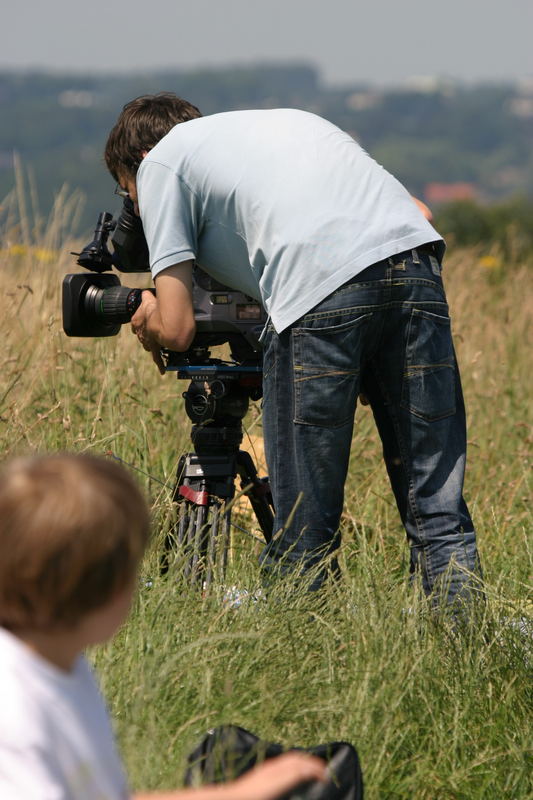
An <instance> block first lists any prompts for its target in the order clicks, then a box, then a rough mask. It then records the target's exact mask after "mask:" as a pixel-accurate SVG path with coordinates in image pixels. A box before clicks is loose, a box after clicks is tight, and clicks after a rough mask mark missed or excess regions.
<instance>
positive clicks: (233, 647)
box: [0, 203, 533, 800]
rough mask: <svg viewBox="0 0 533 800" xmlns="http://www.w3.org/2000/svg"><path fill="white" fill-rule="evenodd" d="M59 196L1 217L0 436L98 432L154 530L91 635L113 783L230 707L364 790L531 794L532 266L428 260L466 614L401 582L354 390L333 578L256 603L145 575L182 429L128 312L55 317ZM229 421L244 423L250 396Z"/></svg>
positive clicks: (64, 214)
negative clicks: (44, 208)
mask: <svg viewBox="0 0 533 800" xmlns="http://www.w3.org/2000/svg"><path fill="white" fill-rule="evenodd" d="M69 208H70V209H71V210H70V211H68V209H69ZM73 208H74V210H72V209H73ZM65 209H67V210H65ZM72 214H75V204H74V206H73V205H72V203H71V204H70V205H69V204H66V205H64V206H62V205H61V204H58V206H57V208H56V212H55V215H54V218H53V220H52V221H51V222H50V224H49V225H48V226H44V227H43V228H42V229H41V230H39V231H37V233H35V231H30V230H29V229H28V228H27V226H26V227H25V226H24V225H21V224H20V223H18V224H16V220H15V221H14V218H13V217H11V218H10V216H9V214H7V215H6V216H5V220H7V221H6V223H5V230H4V231H3V233H2V239H1V241H0V270H1V273H0V274H1V276H2V288H3V294H4V303H3V314H2V320H1V322H0V326H1V332H2V340H3V352H2V356H1V357H0V358H1V363H2V382H1V388H0V436H1V443H2V452H3V453H4V454H5V455H10V454H14V453H19V452H27V451H32V450H38V451H46V450H51V451H56V450H64V449H68V450H76V451H84V452H86V451H89V452H92V453H97V454H103V453H107V452H111V453H113V454H115V455H116V456H117V457H120V458H122V459H124V460H125V461H126V462H128V463H130V464H132V465H134V466H135V467H136V468H137V469H138V470H141V472H138V473H136V474H137V476H138V478H139V480H140V483H141V485H142V486H143V488H144V489H145V490H146V492H147V494H148V496H149V498H150V502H151V504H152V507H153V514H154V533H155V535H154V544H153V547H152V549H151V551H150V553H149V554H148V555H147V558H146V560H145V563H144V564H143V570H142V578H141V581H140V591H139V595H138V599H137V601H136V605H135V608H134V610H133V613H132V616H131V619H130V621H129V623H128V624H127V625H126V626H125V627H124V629H123V630H122V631H121V632H120V634H119V636H118V637H117V639H116V640H115V641H114V642H113V643H110V644H108V645H107V646H105V647H102V648H100V649H99V650H98V651H96V652H95V653H94V659H95V661H96V664H97V666H98V668H99V671H100V673H101V676H102V683H103V688H104V691H105V693H106V695H107V697H108V699H109V702H110V705H111V709H112V712H113V714H114V716H115V719H116V723H117V732H118V736H119V739H120V743H121V747H122V751H123V754H124V758H125V761H126V764H127V768H128V771H129V774H130V776H131V781H132V784H133V786H134V787H135V788H144V789H149V788H151V789H155V788H169V787H172V786H175V785H177V784H179V782H180V780H181V776H182V774H183V768H184V763H185V757H186V754H187V752H188V751H189V750H191V749H192V747H194V746H195V744H196V743H197V741H198V739H199V738H200V737H201V735H202V734H203V733H204V732H205V731H206V730H207V729H208V728H210V727H213V726H215V725H217V724H221V723H223V722H233V723H236V724H240V725H242V726H244V727H247V728H249V729H250V730H252V731H254V732H255V733H257V734H259V735H260V736H262V737H264V738H267V739H270V740H273V741H280V742H282V743H284V744H286V745H302V746H306V745H312V744H317V743H319V742H325V741H333V740H348V741H350V742H352V743H353V744H354V745H355V746H356V747H357V749H358V751H359V754H360V757H361V761H362V766H363V771H364V777H365V784H366V797H367V798H369V800H377V798H428V799H429V798H442V799H444V798H446V799H448V798H449V799H450V800H451V799H452V798H453V799H454V800H459V798H461V799H464V800H474V799H475V798H495V800H496V798H497V800H501V798H513V800H514V799H515V798H530V797H532V796H533V795H532V778H531V775H532V774H533V769H532V767H533V762H532V759H531V756H532V737H531V710H532V695H531V686H532V682H531V678H532V675H531V667H532V664H533V653H532V649H531V643H532V639H531V616H532V608H533V606H532V597H531V594H530V588H529V587H530V585H531V567H532V555H531V530H532V520H531V486H530V453H531V401H530V397H531V382H532V381H531V376H532V373H533V370H532V367H531V343H532V342H531V331H530V327H529V326H530V323H531V307H532V292H531V277H532V269H531V267H532V265H531V264H524V263H522V264H521V263H517V262H516V261H513V260H512V259H511V260H506V259H503V258H502V256H501V254H499V253H497V252H492V253H487V252H483V253H481V251H480V252H478V251H475V250H472V251H468V252H467V251H454V250H453V248H452V249H451V250H450V252H449V255H448V257H447V259H446V263H445V280H446V284H447V289H448V294H449V300H450V305H451V309H452V317H453V320H454V330H455V340H456V345H457V350H458V356H459V360H460V364H461V367H462V374H463V382H464V389H465V395H466V401H467V410H468V416H469V443H470V451H469V464H468V472H467V483H466V495H467V500H468V502H469V505H470V508H471V511H472V514H473V517H474V521H475V523H476V527H477V531H478V537H479V548H480V552H481V557H482V560H483V566H484V570H485V577H486V591H487V604H486V608H485V610H484V611H482V612H480V614H479V615H478V616H477V617H476V620H475V624H472V625H471V626H470V627H467V628H466V629H465V630H464V631H461V632H460V633H457V632H455V633H454V632H452V631H451V630H450V628H449V627H448V626H446V625H444V624H439V623H438V622H437V621H436V620H435V619H433V618H432V617H431V616H428V614H427V612H426V609H425V607H424V603H423V601H421V599H420V597H419V595H418V594H417V593H416V591H415V590H413V589H412V588H410V586H409V582H408V580H407V571H408V553H407V547H406V544H405V537H404V534H403V531H402V529H401V526H400V524H399V522H398V517H397V513H396V510H395V507H394V504H393V500H392V496H391V492H390V489H389V487H388V483H387V479H386V475H385V470H384V467H383V465H382V463H381V455H380V446H379V441H378V439H377V436H376V432H375V430H374V426H373V423H372V420H371V415H370V413H369V411H368V410H367V409H364V408H361V409H360V410H359V411H358V424H357V428H356V433H355V437H354V443H353V450H352V460H351V468H350V475H349V479H348V483H347V491H346V504H345V513H344V517H343V533H344V545H343V555H342V562H343V569H344V580H343V582H342V584H341V585H340V586H337V587H335V588H332V589H331V590H330V591H329V595H328V596H327V598H326V602H325V603H322V604H320V605H319V604H318V603H317V602H316V601H314V600H312V599H310V598H309V597H308V596H306V594H305V593H304V592H302V591H301V590H299V589H298V588H297V587H295V586H291V585H290V584H289V583H286V584H283V585H280V586H279V587H277V589H276V591H275V592H274V596H273V597H272V598H271V599H270V600H269V601H268V602H266V601H264V600H262V599H259V600H258V601H257V602H252V601H249V602H245V603H244V604H243V605H241V607H240V608H238V609H232V608H230V607H228V606H227V605H225V604H224V603H223V602H222V601H221V597H220V592H219V593H217V592H215V593H213V594H212V595H211V596H209V597H206V598H202V597H200V596H199V594H198V593H197V592H195V591H192V590H191V589H189V588H187V587H186V586H185V585H184V584H183V583H182V581H181V580H180V576H179V563H178V564H177V565H176V566H175V568H174V569H173V570H171V572H170V574H169V576H168V577H167V578H161V577H159V575H158V554H159V551H160V548H161V541H162V536H163V532H164V530H165V528H166V526H167V525H168V523H169V520H170V518H171V515H172V504H171V501H170V487H171V485H172V482H173V477H174V472H175V469H176V464H177V460H178V458H179V456H180V454H181V453H182V452H184V451H185V450H188V449H189V444H188V436H189V421H188V419H187V417H186V415H185V413H184V410H183V406H182V403H183V401H182V399H181V393H182V391H183V390H184V389H185V388H186V384H185V383H183V382H176V380H175V379H174V377H173V376H170V375H167V376H166V377H165V378H163V379H161V378H160V377H159V376H158V374H157V372H156V369H155V367H154V366H153V364H152V363H151V361H150V359H149V358H148V357H147V356H146V354H145V353H143V352H142V351H141V350H140V348H139V347H138V345H137V342H136V340H135V338H134V337H133V336H132V335H131V334H130V333H129V330H128V329H127V326H125V327H124V329H123V330H122V332H121V334H120V335H119V336H118V337H115V338H112V339H107V340H103V339H102V340H91V339H87V340H82V339H68V338H67V337H65V335H64V334H63V332H62V326H61V310H60V284H61V280H62V277H63V275H64V273H65V272H67V271H71V270H73V267H74V260H73V259H72V257H71V256H70V255H69V251H70V250H76V249H78V248H79V245H80V242H70V241H68V239H67V238H66V237H65V236H64V235H63V233H62V232H63V231H65V230H68V229H69V227H70V223H71V216H72ZM8 223H9V224H8ZM74 271H76V270H74ZM133 280H137V281H139V282H140V283H139V285H141V283H142V281H143V280H144V279H143V278H142V277H136V276H134V278H133V279H132V280H129V281H128V283H130V284H132V283H133ZM247 431H248V432H249V433H250V434H251V435H253V436H254V437H257V436H260V433H261V420H260V412H259V409H258V408H255V407H254V408H253V409H252V410H251V411H250V414H249V416H248V418H247ZM245 445H246V441H245ZM159 481H161V482H162V483H160V482H159ZM226 582H227V584H228V585H238V586H239V587H243V588H247V589H248V590H249V591H250V592H254V591H255V589H256V588H257V586H258V583H259V577H258V571H257V547H256V544H255V543H254V542H253V540H252V539H250V538H248V537H246V536H245V535H242V534H238V533H237V534H235V536H234V549H233V553H232V561H231V564H230V571H229V575H228V576H227V581H226ZM528 620H529V623H528ZM527 624H529V634H528V633H527V630H526V625H527Z"/></svg>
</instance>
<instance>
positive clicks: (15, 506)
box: [0, 454, 149, 630]
mask: <svg viewBox="0 0 533 800" xmlns="http://www.w3.org/2000/svg"><path fill="white" fill-rule="evenodd" d="M148 537H149V515H148V507H147V504H146V502H145V500H144V499H143V497H142V495H141V493H140V491H139V488H138V487H137V485H136V483H135V482H134V481H133V479H132V478H131V477H130V475H129V474H128V473H127V472H126V470H125V469H124V468H123V467H121V466H120V465H119V464H117V463H115V462H113V461H110V460H109V459H104V458H98V457H96V456H89V455H73V454H58V455H50V456H33V457H27V458H18V459H15V460H13V461H10V462H7V463H6V464H5V465H4V467H3V469H2V470H1V472H0V552H1V557H0V625H2V626H4V627H5V628H9V629H12V630H17V629H23V628H31V629H43V630H44V629H47V628H51V627H61V626H68V625H73V624H75V623H76V622H77V621H78V620H79V619H81V617H82V616H83V615H84V614H87V613H88V612H90V611H94V610H95V609H97V608H99V607H101V606H103V605H105V604H106V603H107V602H108V601H109V600H111V599H112V598H113V597H114V596H115V594H116V593H117V592H119V591H120V590H121V589H124V588H125V587H126V586H127V585H128V583H130V582H131V581H132V580H133V579H134V577H135V574H136V571H137V567H138V564H139V561H140V559H141V557H142V555H143V552H144V550H145V547H146V544H147V542H148Z"/></svg>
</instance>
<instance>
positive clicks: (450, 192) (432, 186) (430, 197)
mask: <svg viewBox="0 0 533 800" xmlns="http://www.w3.org/2000/svg"><path fill="white" fill-rule="evenodd" d="M424 199H425V201H426V202H427V203H428V204H429V205H430V206H431V205H439V204H440V203H452V202H454V201H456V200H477V199H478V192H477V189H476V186H475V185H474V184H473V183H466V182H458V183H436V182H434V183H427V184H426V186H425V188H424Z"/></svg>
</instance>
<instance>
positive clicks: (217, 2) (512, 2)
mask: <svg viewBox="0 0 533 800" xmlns="http://www.w3.org/2000/svg"><path fill="white" fill-rule="evenodd" d="M2 6H3V7H2V14H1V24H0V69H2V70H3V69H17V70H20V69H23V70H28V69H33V68H38V69H46V70H52V71H60V72H70V71H76V72H87V71H90V72H98V73H102V72H125V71H131V70H135V71H139V70H155V69H161V68H164V69H176V68H178V69H196V68H199V67H224V66H230V65H231V66H235V65H243V64H253V63H257V62H268V63H279V62H284V63H287V62H292V61H297V62H300V63H301V62H306V63H309V64H313V65H315V66H316V67H317V68H318V70H319V74H320V76H321V78H322V80H323V81H324V83H326V84H328V85H343V84H344V85H346V84H354V83H359V82H361V83H371V84H377V85H387V84H396V83H401V82H403V81H405V80H407V79H409V78H412V77H420V76H438V77H443V78H451V79H459V80H463V81H467V82H478V81H510V80H511V81H513V80H517V79H518V80H520V79H523V78H526V79H527V78H529V79H531V78H533V43H532V39H533V36H532V34H533V0H503V1H502V0H439V1H438V2H436V1H435V0H425V2H424V1H423V0H401V1H400V2H397V0H365V1H364V2H363V1H361V0H188V2H184V0H143V2H141V0H84V2H83V3H81V2H80V0H26V1H25V2H24V0H19V2H13V0H11V2H9V0H6V2H5V3H3V4H2Z"/></svg>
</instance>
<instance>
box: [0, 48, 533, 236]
mask: <svg viewBox="0 0 533 800" xmlns="http://www.w3.org/2000/svg"><path fill="white" fill-rule="evenodd" d="M158 91H174V92H176V93H177V94H180V95H182V96H183V97H186V98H187V99H189V100H191V101H192V102H194V103H195V104H196V105H197V106H198V107H199V108H200V109H201V111H202V112H203V113H204V114H212V113H216V112H219V111H226V110H230V109H237V108H247V107H248V108H252V107H253V108H271V107H299V108H304V109H307V110H310V111H313V112H315V113H318V114H320V115H322V116H324V117H326V118H327V119H330V120H331V121H332V122H334V123H335V124H337V125H339V126H340V127H341V128H343V129H344V130H346V131H349V132H350V133H351V134H352V135H353V136H354V137H355V138H357V140H358V141H359V142H360V143H361V144H362V145H363V147H365V148H366V149H367V150H368V151H369V152H370V154H371V155H372V156H373V157H374V158H376V159H377V161H379V162H380V163H381V164H383V166H385V167H386V168H387V169H388V170H390V171H391V172H392V173H393V174H394V175H396V177H398V178H399V180H401V181H402V182H403V183H404V185H405V186H406V187H407V188H408V189H409V190H410V191H411V192H413V193H414V194H416V195H418V196H419V197H421V198H422V199H424V196H425V191H426V187H427V186H428V184H431V183H434V182H442V183H450V182H459V181H460V182H462V183H463V184H464V183H467V184H469V185H470V186H471V188H472V196H473V198H474V199H477V200H478V202H477V203H475V202H474V203H471V205H470V206H467V207H465V208H464V209H463V210H462V211H461V214H462V215H463V218H464V219H465V220H466V219H467V218H468V219H469V220H470V221H471V224H472V225H474V221H475V219H477V217H476V216H475V212H474V211H473V209H474V208H476V207H477V206H478V205H479V206H481V205H483V204H494V203H501V202H502V201H507V199H508V198H509V197H513V196H518V195H520V196H522V197H524V198H531V197H533V148H531V140H532V132H533V94H531V93H530V90H528V88H527V87H520V86H514V85H506V86H496V85H479V86H462V85H457V84H451V83H442V82H433V83H431V82H426V83H425V84H423V85H419V86H414V87H408V88H404V89H401V90H400V89H392V88H391V89H382V90H381V89H380V90H377V89H374V88H372V87H369V86H366V85H362V84H357V83H355V82H354V85H353V86H345V87H342V88H335V87H328V86H324V85H323V84H322V82H321V80H320V76H319V74H318V73H317V71H316V70H315V69H314V67H312V66H310V65H308V64H289V65H283V64H281V65H272V64H269V65H268V64H267V65H262V64H258V65H255V66H250V67H240V68H233V69H223V70H221V69H216V70H215V69H212V70H195V71H177V70H176V71H166V72H154V73H152V74H146V73H143V74H131V75H128V76H121V75H107V76H101V75H99V76H97V75H85V76H83V75H65V74H62V75H56V74H47V73H42V72H41V73H31V72H29V73H14V72H0V115H1V118H2V126H1V127H0V210H1V208H2V200H3V198H4V197H5V196H6V195H7V194H8V193H9V192H10V191H11V190H12V189H13V186H14V183H15V178H14V170H13V153H14V152H16V153H18V155H19V159H20V163H21V164H22V165H23V169H24V170H25V172H26V173H27V175H28V176H32V181H33V189H32V192H33V194H32V202H33V207H34V208H39V209H40V213H41V215H42V216H44V217H46V215H47V214H48V213H49V210H50V208H51V207H52V204H53V200H54V197H55V196H56V195H57V193H58V191H59V190H60V189H61V187H62V186H64V185H65V184H67V185H68V186H69V187H70V188H71V189H72V190H74V189H80V190H82V191H83V193H84V194H85V196H86V203H85V211H84V213H83V215H82V217H81V225H82V227H83V229H84V231H85V230H87V229H88V228H90V227H91V226H92V225H93V224H94V220H95V219H96V214H97V213H98V211H100V210H110V211H116V210H117V209H118V204H117V202H116V201H117V198H115V197H114V196H113V194H112V190H113V184H112V181H111V178H110V177H109V176H108V174H107V172H106V169H105V167H104V165H103V161H102V151H103V147H104V144H105V140H106V137H107V133H108V131H109V129H110V128H111V126H112V125H113V123H114V121H115V119H116V117H117V114H118V111H119V110H120V108H121V107H122V105H123V104H124V103H125V102H127V101H128V100H130V99H132V98H133V97H136V96H138V95H140V94H146V93H154V92H158ZM434 210H435V209H434ZM491 213H492V212H491ZM494 213H495V212H494ZM501 213H502V214H503V212H501ZM451 214H452V211H450V212H449V214H448V217H443V219H445V220H448V219H450V218H451V217H450V215H451ZM461 214H458V216H461ZM439 216H440V215H439ZM482 216H483V215H482ZM446 224H448V222H446ZM450 224H451V223H450ZM476 224H478V223H476ZM480 224H481V223H479V224H478V228H479V225H480ZM494 224H495V223H494ZM494 224H493V223H491V227H492V228H493V227H494ZM456 227H457V226H456ZM457 230H459V227H457ZM479 231H481V228H479ZM457 235H460V236H463V233H460V234H459V233H458V234H457Z"/></svg>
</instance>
